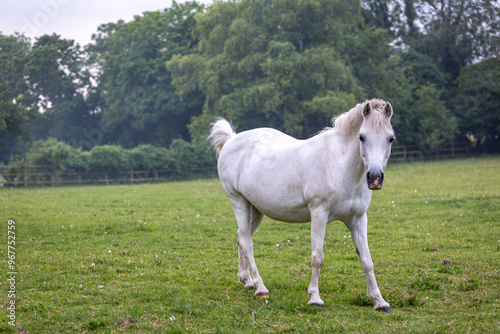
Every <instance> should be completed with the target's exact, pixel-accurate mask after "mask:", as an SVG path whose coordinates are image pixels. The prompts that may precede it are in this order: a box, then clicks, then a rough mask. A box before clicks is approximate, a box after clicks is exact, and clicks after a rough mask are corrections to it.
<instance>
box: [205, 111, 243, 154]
mask: <svg viewBox="0 0 500 334" xmlns="http://www.w3.org/2000/svg"><path fill="white" fill-rule="evenodd" d="M234 135H236V132H234V130H233V127H232V126H231V124H230V123H229V122H228V121H226V120H225V119H223V118H220V119H219V120H217V121H216V122H215V123H212V129H211V130H210V135H209V136H208V139H210V140H211V141H212V145H214V150H215V152H216V153H217V158H218V157H219V154H220V151H221V150H222V146H224V144H225V143H226V142H227V141H228V140H229V138H231V137H232V136H234Z"/></svg>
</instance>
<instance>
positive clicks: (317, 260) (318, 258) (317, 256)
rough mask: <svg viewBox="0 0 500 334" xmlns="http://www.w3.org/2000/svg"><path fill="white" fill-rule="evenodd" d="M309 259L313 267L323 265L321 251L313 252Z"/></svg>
mask: <svg viewBox="0 0 500 334" xmlns="http://www.w3.org/2000/svg"><path fill="white" fill-rule="evenodd" d="M311 260H312V265H313V267H316V268H317V267H321V266H322V265H323V252H313V253H312V257H311Z"/></svg>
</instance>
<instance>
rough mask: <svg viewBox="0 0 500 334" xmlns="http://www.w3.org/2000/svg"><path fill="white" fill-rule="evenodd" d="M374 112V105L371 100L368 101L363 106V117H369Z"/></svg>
mask: <svg viewBox="0 0 500 334" xmlns="http://www.w3.org/2000/svg"><path fill="white" fill-rule="evenodd" d="M371 112H372V106H371V105H370V102H366V103H365V105H364V106H363V117H365V118H366V117H368V115H370V114H371Z"/></svg>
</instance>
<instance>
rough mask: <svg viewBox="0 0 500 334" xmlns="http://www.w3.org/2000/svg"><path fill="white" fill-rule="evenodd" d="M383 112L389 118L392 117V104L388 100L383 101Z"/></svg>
mask: <svg viewBox="0 0 500 334" xmlns="http://www.w3.org/2000/svg"><path fill="white" fill-rule="evenodd" d="M384 113H385V115H386V116H387V117H388V118H389V119H390V118H391V117H392V105H391V104H390V103H389V102H386V103H385V107H384Z"/></svg>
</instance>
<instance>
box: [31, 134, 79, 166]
mask: <svg viewBox="0 0 500 334" xmlns="http://www.w3.org/2000/svg"><path fill="white" fill-rule="evenodd" d="M26 161H27V163H28V164H30V165H42V166H47V167H49V169H50V170H51V171H61V172H63V171H66V170H68V169H70V168H78V169H83V170H85V169H87V168H88V154H87V153H86V152H82V151H81V150H77V149H75V148H73V147H71V146H70V145H68V144H65V143H63V142H60V141H57V140H56V139H54V138H49V139H48V140H46V141H43V140H39V141H36V142H34V143H33V145H32V146H31V148H30V149H29V151H28V153H27V154H26Z"/></svg>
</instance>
